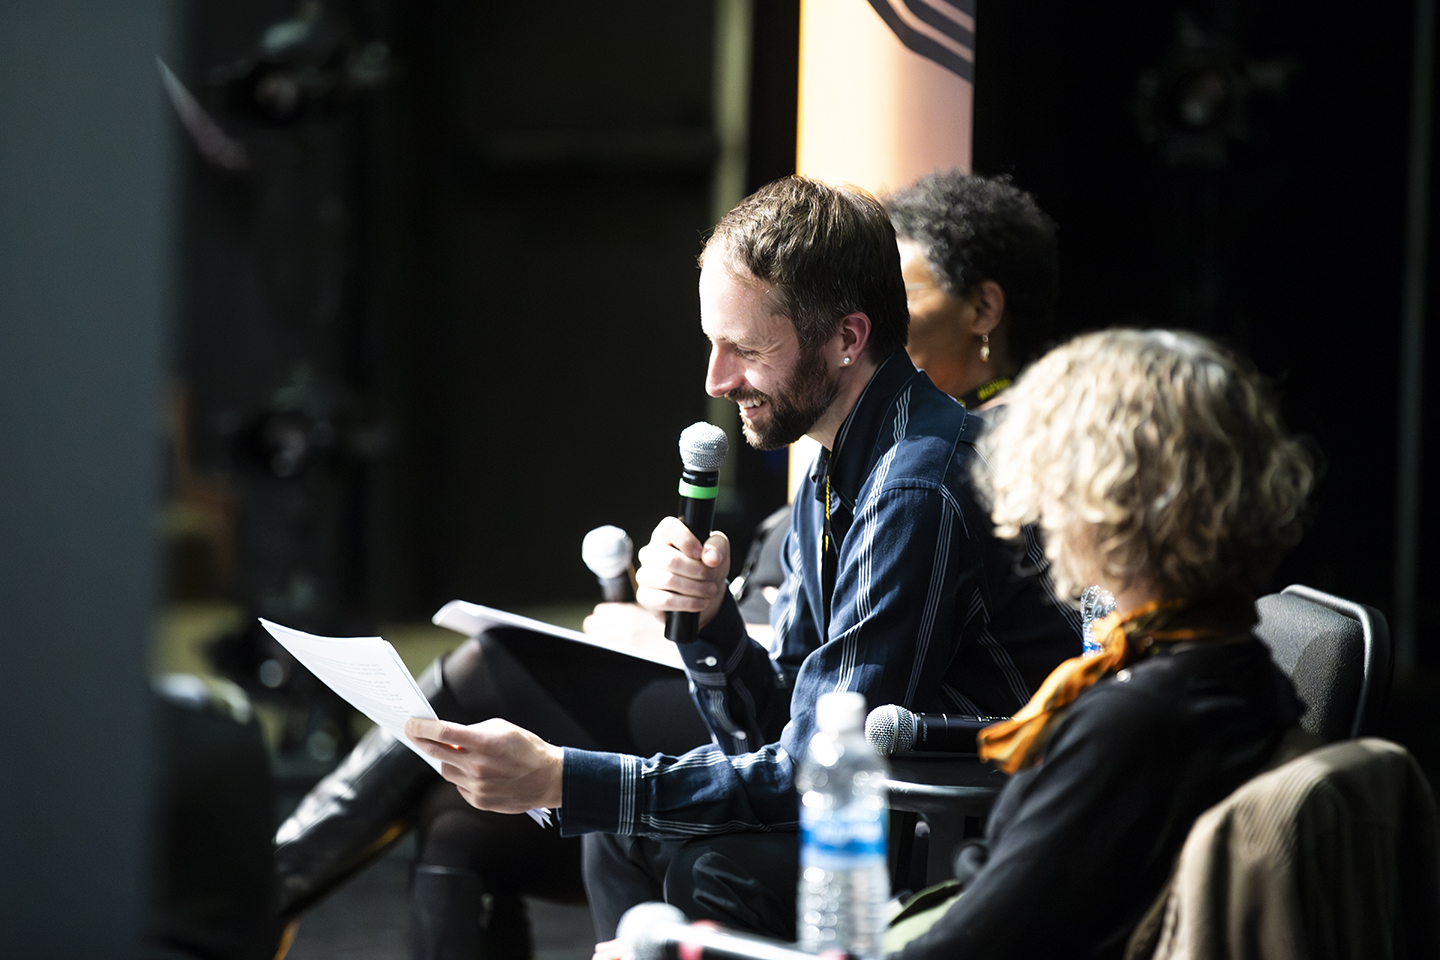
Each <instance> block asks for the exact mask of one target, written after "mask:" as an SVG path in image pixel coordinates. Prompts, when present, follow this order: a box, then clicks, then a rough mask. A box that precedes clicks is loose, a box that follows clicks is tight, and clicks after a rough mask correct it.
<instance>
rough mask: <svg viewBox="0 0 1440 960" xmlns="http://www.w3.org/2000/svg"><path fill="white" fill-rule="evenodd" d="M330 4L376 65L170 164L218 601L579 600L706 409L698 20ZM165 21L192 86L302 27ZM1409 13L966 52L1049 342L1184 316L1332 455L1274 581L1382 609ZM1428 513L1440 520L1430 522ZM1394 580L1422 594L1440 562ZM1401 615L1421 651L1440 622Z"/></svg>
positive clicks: (744, 472) (751, 507) (760, 464)
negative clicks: (238, 157)
mask: <svg viewBox="0 0 1440 960" xmlns="http://www.w3.org/2000/svg"><path fill="white" fill-rule="evenodd" d="M332 9H333V10H334V12H335V13H336V14H337V16H338V15H343V19H344V20H345V21H346V22H348V24H349V29H350V31H351V35H352V36H353V38H354V40H355V42H356V44H357V45H358V44H359V43H361V42H364V41H372V40H380V41H383V42H384V43H385V44H386V45H387V47H388V50H389V51H390V54H391V62H392V65H393V72H392V76H391V79H390V80H389V82H387V83H385V84H384V85H383V86H381V87H380V88H379V89H378V90H375V91H373V92H367V93H364V94H361V95H357V96H355V97H354V98H353V99H352V101H351V102H350V103H349V104H348V105H346V106H345V107H344V108H343V109H337V110H335V111H333V112H331V113H329V114H326V115H324V116H320V117H319V118H311V119H303V120H301V121H300V122H298V123H292V124H287V125H283V126H265V125H263V124H258V123H250V124H249V125H248V126H247V125H243V124H242V125H240V126H239V127H238V129H240V130H242V131H243V132H244V134H245V136H246V137H247V138H248V141H249V142H250V143H252V145H253V149H252V152H253V153H254V155H255V156H256V158H257V159H256V169H255V170H253V171H251V172H250V173H246V174H239V175H237V174H232V173H227V172H224V171H221V170H218V169H216V168H214V167H213V166H208V165H206V164H205V163H203V162H202V161H200V160H199V159H198V158H197V156H196V155H195V153H194V151H188V152H187V154H186V160H185V163H186V167H187V171H188V173H187V179H186V187H185V193H184V204H183V209H184V211H185V214H184V216H185V220H184V235H185V243H184V247H183V249H184V250H185V254H184V259H183V268H182V276H183V291H184V308H183V311H182V322H181V337H180V339H179V347H178V350H177V354H176V358H175V368H176V370H177V372H178V374H179V375H180V377H181V378H182V380H183V382H184V383H185V384H187V385H188V388H189V391H190V395H191V399H192V402H191V407H190V418H189V421H188V424H189V426H188V429H189V431H190V432H191V435H192V437H193V441H192V443H191V444H190V449H191V450H192V451H193V459H194V462H195V463H194V465H195V467H196V468H197V469H198V470H199V471H200V472H202V473H205V474H207V475H210V476H214V477H218V478H220V480H221V481H222V482H223V483H226V484H228V485H229V486H230V487H231V488H232V490H233V491H234V494H235V497H236V504H237V506H236V518H237V520H236V523H237V539H236V543H237V564H238V565H237V569H238V571H239V576H238V578H237V579H236V580H235V581H234V582H233V583H232V586H231V589H232V590H234V591H235V592H237V593H238V594H239V595H240V596H241V597H242V598H243V599H245V600H247V601H248V602H250V603H252V604H253V605H255V606H256V607H258V608H259V609H260V611H261V612H266V613H269V614H270V615H273V616H279V617H283V618H287V619H289V620H290V621H293V622H298V623H302V624H309V625H311V626H314V627H316V628H317V629H340V628H342V626H345V627H347V628H348V627H352V626H359V625H360V624H363V623H366V622H373V621H375V620H377V619H382V618H386V619H393V618H396V617H420V616H424V615H426V614H428V613H429V612H431V611H432V610H433V609H434V608H435V607H436V606H438V605H439V604H440V603H442V602H444V601H445V600H447V599H450V598H452V597H456V596H460V597H467V598H470V599H475V600H479V601H482V602H491V603H496V604H501V605H516V604H532V603H537V602H550V601H557V600H572V599H587V598H588V597H589V596H590V595H591V592H592V589H593V588H592V586H591V581H590V579H589V575H588V573H587V571H585V569H584V568H583V566H582V565H581V564H580V562H579V560H578V543H579V539H580V536H581V535H582V534H583V533H584V531H585V530H587V529H589V527H591V526H593V525H595V524H598V523H602V522H613V523H618V524H620V525H621V526H624V527H626V528H627V529H628V530H630V531H631V533H632V534H633V535H635V536H636V538H637V540H638V539H643V537H644V535H645V534H646V532H647V531H648V530H649V528H650V526H651V525H652V524H653V522H654V519H655V518H656V517H657V516H658V515H659V514H661V513H662V512H663V511H665V510H667V509H670V508H671V503H670V501H671V499H672V494H671V490H672V484H673V480H672V479H671V475H672V474H673V473H674V472H675V459H676V458H675V454H674V449H673V447H674V437H675V435H676V433H677V432H678V430H679V429H680V428H681V427H682V426H684V425H685V424H687V423H689V422H691V421H693V420H696V419H700V418H702V417H703V416H705V414H706V406H705V398H704V396H703V393H702V391H701V377H702V371H703V361H704V354H705V350H704V345H703V341H702V339H701V338H700V335H699V332H698V329H697V317H696V303H695V293H694V282H695V270H694V265H693V258H694V255H695V254H696V252H697V251H698V249H699V244H700V240H701V237H702V235H703V232H704V231H705V229H706V228H707V227H708V225H709V223H710V219H711V210H710V206H711V196H710V191H711V180H710V178H711V168H712V165H713V163H714V161H715V158H716V156H717V143H716V140H715V135H714V133H713V132H712V128H713V108H712V91H711V86H712V74H713V70H714V63H713V52H712V51H713V44H714V30H715V26H714V16H713V10H712V6H711V5H710V4H700V3H690V4H670V3H661V2H652V3H636V4H624V5H611V6H608V7H597V6H596V5H592V4H581V3H568V4H562V5H560V6H559V7H556V6H555V5H546V6H544V7H538V8H537V7H533V6H530V7H527V6H524V5H522V6H520V7H513V6H512V7H503V6H498V5H492V6H483V5H482V6H476V5H473V4H462V3H450V2H439V0H437V2H428V3H423V4H395V3H382V2H368V3H366V2H354V3H350V4H348V5H341V6H337V7H334V8H332ZM186 13H187V17H188V22H187V27H186V30H185V36H186V37H187V38H188V44H187V50H188V58H187V60H186V62H185V64H184V68H183V70H182V73H184V74H185V76H184V79H187V80H188V81H189V82H191V83H192V84H193V85H194V86H195V87H196V88H197V89H198V90H199V91H200V92H201V96H202V99H205V98H206V97H207V96H208V98H209V100H208V101H207V102H210V103H215V102H216V98H217V96H218V94H217V93H216V89H217V88H216V87H214V86H213V85H207V84H206V78H207V76H209V71H211V70H212V69H213V68H214V67H215V66H216V65H219V64H226V63H231V62H233V61H235V60H237V59H238V58H241V57H243V56H245V55H246V53H247V52H248V51H250V50H252V49H253V47H254V44H255V38H256V37H257V36H259V35H260V34H261V32H262V31H263V30H264V29H265V27H266V26H267V25H268V24H270V23H273V22H275V21H277V20H280V19H283V18H285V17H287V16H289V15H290V14H291V13H292V8H291V7H290V6H289V5H288V4H286V3H280V2H272V3H268V4H267V3H253V4H249V5H247V6H246V7H245V8H244V9H243V10H242V9H234V8H228V7H225V6H223V5H219V4H211V3H192V4H190V5H188V6H187V8H186ZM1411 17H1412V12H1411V10H1410V9H1409V8H1408V7H1407V6H1406V5H1391V6H1390V7H1388V8H1385V9H1377V10H1373V11H1368V12H1367V13H1366V14H1365V16H1364V18H1363V29H1362V28H1361V27H1362V25H1361V24H1351V23H1350V21H1349V20H1347V19H1342V18H1339V17H1337V16H1331V15H1327V14H1325V13H1324V12H1322V11H1321V10H1320V9H1319V8H1316V7H1314V6H1313V5H1309V4H1299V3H1294V2H1282V0H1270V2H1264V3H1246V4H1238V3H1237V4H1227V3H1218V2H1217V3H1212V4H1175V3H1170V4H1112V5H1108V6H1102V7H1098V8H1097V7H1095V6H1093V5H1086V6H1078V5H1073V4H1066V3H1061V2H1049V3H1032V4H1024V5H1017V4H994V5H988V6H985V7H984V8H983V9H982V10H981V11H980V14H979V22H980V27H979V31H978V44H979V46H978V52H977V74H976V76H977V83H976V91H977V92H976V108H975V109H976V121H975V158H974V165H975V169H976V170H977V171H979V172H984V173H1009V174H1012V175H1013V176H1014V178H1015V179H1016V181H1017V182H1018V183H1020V184H1021V185H1022V186H1024V187H1026V188H1028V189H1030V190H1032V191H1033V192H1035V193H1036V195H1037V196H1038V197H1039V199H1040V202H1041V203H1042V205H1043V206H1044V207H1045V208H1046V209H1047V210H1048V211H1049V212H1050V213H1051V214H1052V215H1053V216H1054V218H1055V219H1056V220H1057V221H1058V222H1059V224H1060V227H1061V237H1062V269H1063V286H1062V296H1061V308H1060V332H1061V333H1070V332H1076V331H1079V330H1084V329H1090V328H1094V327H1098V326H1104V325H1108V324H1111V323H1117V322H1120V323H1145V324H1157V325H1173V326H1184V327H1190V328H1193V329H1197V330H1201V331H1204V332H1206V333H1209V334H1212V335H1214V336H1217V337H1219V338H1221V339H1223V340H1226V341H1228V342H1230V343H1232V344H1234V345H1235V346H1237V347H1239V348H1240V349H1241V350H1243V351H1245V352H1247V353H1249V354H1250V355H1251V356H1252V357H1253V358H1254V359H1255V361H1256V363H1257V364H1258V365H1259V367H1260V368H1261V369H1262V370H1264V371H1265V372H1266V373H1268V374H1270V375H1271V376H1272V377H1274V378H1275V379H1276V381H1277V383H1278V384H1279V386H1280V389H1281V391H1282V393H1283V396H1284V400H1285V407H1286V411H1287V415H1288V417H1289V420H1290V423H1291V425H1292V426H1293V427H1294V428H1295V429H1298V430H1300V431H1303V432H1305V433H1307V434H1309V435H1310V436H1312V437H1313V438H1314V439H1315V442H1316V444H1317V446H1318V447H1319V448H1320V450H1321V451H1323V453H1324V455H1325V458H1326V462H1327V464H1328V467H1327V475H1326V478H1325V482H1324V486H1323V487H1322V489H1321V493H1320V497H1319V499H1318V501H1317V509H1316V514H1315V521H1314V525H1313V527H1312V529H1311V531H1310V533H1309V535H1308V536H1307V538H1306V541H1305V544H1304V546H1303V547H1302V548H1301V549H1300V550H1299V551H1297V552H1296V554H1295V555H1294V556H1293V557H1292V558H1291V559H1290V560H1289V561H1288V562H1287V564H1286V566H1285V568H1284V569H1283V570H1282V571H1281V573H1280V575H1279V577H1278V578H1277V583H1280V582H1282V581H1283V582H1290V581H1303V582H1306V583H1310V584H1313V585H1315V586H1318V587H1321V588H1323V589H1327V590H1331V591H1334V592H1337V593H1340V594H1342V595H1345V596H1349V597H1353V598H1355V599H1359V600H1362V601H1364V602H1366V603H1370V604H1373V605H1375V606H1378V607H1380V608H1382V609H1385V608H1386V607H1388V606H1389V604H1390V602H1391V599H1392V577H1391V574H1392V564H1393V555H1394V546H1393V544H1394V534H1395V527H1394V524H1395V511H1394V490H1395V484H1396V474H1395V462H1396V454H1395V451H1396V428H1395V423H1396V409H1397V390H1398V387H1397V383H1396V374H1397V367H1398V360H1399V356H1398V349H1399V347H1398V343H1399V317H1400V291H1401V253H1402V248H1401V243H1402V235H1403V220H1402V218H1403V214H1404V203H1405V196H1404V184H1405V158H1406V143H1407V141H1406V137H1407V110H1408V103H1409V88H1410V50H1411V43H1412V37H1411V29H1412V21H1411ZM797 25H798V5H797V4H795V3H793V2H785V3H765V4H760V5H758V9H757V11H756V21H755V29H754V42H755V57H754V69H753V76H752V81H753V86H752V95H751V105H752V116H751V136H750V147H749V154H750V167H749V171H748V181H749V183H750V184H751V185H752V186H754V185H758V184H759V183H763V182H765V181H766V180H768V179H770V178H772V177H774V176H778V175H782V174H784V173H787V172H789V170H790V168H791V166H792V162H793V161H792V158H793V155H794V154H793V150H794V130H793V125H794V119H793V118H794V78H795V63H794V50H795V37H796V31H797ZM1207 70H1208V71H1210V73H1211V74H1213V75H1214V77H1218V81H1216V82H1217V83H1218V84H1219V86H1218V87H1217V88H1216V90H1218V92H1216V90H1212V91H1211V96H1210V99H1209V100H1205V99H1204V97H1203V96H1201V101H1202V102H1201V107H1202V108H1205V109H1208V110H1209V111H1210V112H1209V113H1208V114H1202V115H1201V116H1200V117H1199V118H1198V121H1197V118H1196V117H1195V116H1191V117H1190V118H1188V119H1186V118H1185V117H1184V116H1182V115H1181V114H1179V113H1177V111H1176V107H1175V104H1176V103H1178V102H1179V101H1180V99H1182V97H1181V94H1183V93H1184V90H1183V89H1181V85H1183V83H1185V82H1191V81H1193V78H1194V76H1195V75H1196V74H1197V72H1199V73H1204V72H1205V71H1207ZM1207 105H1208V106H1207ZM1192 107H1193V105H1192ZM1431 261H1432V263H1433V257H1432V258H1431ZM1434 300H1435V298H1433V297H1432V298H1431V303H1432V308H1431V311H1430V312H1431V315H1432V316H1433V314H1434V308H1433V303H1434ZM1434 341H1435V338H1434V337H1433V336H1432V337H1431V343H1430V346H1429V351H1430V353H1431V354H1432V355H1433V353H1434V351H1435V349H1436V347H1435V342H1434ZM1431 406H1432V407H1433V404H1432V405H1431ZM290 413H296V414H298V419H297V421H296V422H298V423H299V424H300V426H299V427H298V428H297V429H298V430H300V432H302V433H303V432H305V431H308V433H309V435H308V438H307V439H306V440H305V441H304V442H303V443H301V444H300V445H301V446H302V447H305V444H306V443H308V444H309V446H308V447H305V451H306V452H305V453H304V455H303V456H301V457H300V458H299V460H300V463H299V466H298V467H297V466H294V465H293V464H292V472H291V474H290V475H284V476H280V475H277V471H276V470H274V469H271V468H270V467H271V466H273V463H274V457H275V450H276V449H278V448H277V447H276V442H277V441H273V439H272V441H269V442H267V441H266V440H265V431H266V430H267V429H269V430H271V432H272V433H274V432H275V431H274V430H273V429H272V428H271V426H270V425H269V420H268V419H267V418H270V419H273V418H274V417H275V416H276V415H277V414H287V415H288V414H290ZM1436 424H1437V419H1436V418H1435V417H1433V416H1432V417H1430V418H1429V420H1428V423H1427V425H1426V430H1427V439H1428V440H1429V441H1430V442H1429V443H1428V444H1427V445H1426V446H1427V449H1428V450H1429V451H1431V452H1430V453H1429V454H1428V457H1427V460H1426V463H1425V467H1426V472H1425V477H1426V478H1427V479H1430V478H1433V477H1434V476H1435V462H1434V456H1435V455H1434V450H1435V449H1436V446H1437V445H1436V443H1435V442H1434V440H1435V437H1436V430H1437V426H1436ZM291 425H292V426H294V424H291ZM283 426H284V424H282V427H283ZM281 432H282V433H283V430H282V431H281ZM737 458H738V477H737V489H739V490H743V491H745V493H746V496H745V498H744V499H743V500H740V499H738V498H737V499H732V500H731V501H730V502H729V503H727V504H725V506H726V507H727V508H728V517H727V519H728V520H729V523H730V526H731V527H732V529H735V530H738V531H742V533H741V536H742V538H743V531H744V530H745V529H747V527H748V525H749V523H751V522H753V520H754V519H755V518H757V517H758V516H761V515H763V513H764V512H765V510H766V508H768V507H770V506H772V505H774V504H776V503H778V502H780V498H781V497H782V495H783V494H782V486H781V479H780V470H779V468H778V465H777V464H776V463H775V461H774V460H773V459H771V460H766V459H765V458H762V457H759V456H756V455H753V454H750V452H749V451H743V452H742V453H740V454H738V455H737ZM292 459H293V458H292ZM1422 525H1423V530H1422V537H1424V538H1425V539H1430V538H1433V537H1434V536H1435V535H1436V534H1437V533H1440V530H1437V519H1436V511H1435V510H1434V509H1433V508H1432V507H1431V506H1430V505H1429V504H1426V505H1425V509H1424V512H1423V515H1422ZM1422 542H1424V540H1422ZM180 556H182V557H190V559H193V557H191V556H190V555H186V554H183V553H182V554H180ZM1421 572H1422V576H1421V582H1422V583H1429V582H1433V581H1434V579H1435V574H1436V572H1437V571H1436V561H1435V559H1434V554H1433V552H1431V553H1428V554H1426V555H1425V557H1424V559H1423V567H1422V571H1421ZM181 574H183V571H177V575H176V576H175V577H172V582H176V583H178V587H177V589H181V590H184V589H190V587H186V585H185V583H184V582H183V581H184V576H183V575H181ZM1421 601H1422V606H1421V609H1420V611H1419V643H1418V651H1419V656H1420V659H1421V661H1422V662H1424V663H1430V662H1432V661H1433V660H1434V659H1435V658H1436V657H1437V656H1440V643H1437V632H1440V616H1437V607H1436V605H1435V602H1434V599H1433V595H1429V594H1427V593H1426V592H1425V591H1422V594H1421Z"/></svg>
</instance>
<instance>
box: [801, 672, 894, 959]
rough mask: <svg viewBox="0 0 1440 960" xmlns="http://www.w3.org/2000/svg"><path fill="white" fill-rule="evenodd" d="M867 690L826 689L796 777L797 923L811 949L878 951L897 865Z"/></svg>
mask: <svg viewBox="0 0 1440 960" xmlns="http://www.w3.org/2000/svg"><path fill="white" fill-rule="evenodd" d="M864 725H865V697H864V696H862V695H861V694H858V693H827V694H825V695H824V696H822V697H821V698H820V700H819V702H818V703H817V704H816V727H817V729H818V732H817V733H816V734H815V736H814V737H813V738H811V740H810V745H809V747H808V748H807V749H806V751H805V758H804V760H802V761H801V763H800V770H799V774H798V775H797V777H796V780H795V783H796V786H797V787H798V788H799V790H800V890H799V896H798V897H797V908H798V909H797V916H796V921H797V922H796V928H797V931H798V933H799V939H800V946H801V948H802V949H805V950H808V951H810V952H811V953H820V952H821V951H825V950H848V951H850V952H851V953H853V954H854V955H855V956H857V957H864V958H878V957H880V955H881V952H882V949H881V943H882V940H883V938H884V934H885V901H886V900H887V899H888V898H889V896H890V872H889V869H888V866H887V864H886V857H885V835H886V833H887V830H888V826H889V819H888V817H887V815H886V802H885V787H884V782H885V778H886V776H887V775H888V770H887V768H886V765H885V761H884V760H883V759H882V758H881V757H880V756H879V755H878V754H876V753H875V751H874V749H873V748H871V746H870V744H869V743H867V742H866V740H865V733H864Z"/></svg>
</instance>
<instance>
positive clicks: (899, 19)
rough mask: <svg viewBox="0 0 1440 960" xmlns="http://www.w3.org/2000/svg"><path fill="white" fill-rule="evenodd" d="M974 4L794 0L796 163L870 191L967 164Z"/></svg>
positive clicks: (823, 177) (822, 177) (831, 179)
mask: <svg viewBox="0 0 1440 960" xmlns="http://www.w3.org/2000/svg"><path fill="white" fill-rule="evenodd" d="M974 49H975V0H957V2H954V3H947V2H944V0H868V2H867V0H803V2H802V4H801V8H800V117H799V150H798V156H797V157H796V169H797V170H799V172H800V173H803V174H805V175H806V176H811V177H815V178H817V179H820V180H824V181H826V182H827V183H852V184H855V185H856V186H860V187H864V188H865V189H866V190H869V191H871V192H872V193H883V192H885V191H887V190H892V189H894V188H896V187H901V186H904V185H905V184H907V183H910V182H911V181H913V180H915V179H916V178H917V177H920V176H923V175H924V174H927V173H930V172H932V171H934V170H950V169H955V168H958V169H961V170H965V171H969V169H970V128H971V113H972V101H973V87H972V80H973V77H974V65H975V53H974Z"/></svg>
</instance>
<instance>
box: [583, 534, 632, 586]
mask: <svg viewBox="0 0 1440 960" xmlns="http://www.w3.org/2000/svg"><path fill="white" fill-rule="evenodd" d="M634 552H635V544H634V543H632V542H631V540H630V536H629V535H628V534H627V533H626V532H625V531H624V530H621V529H620V528H619V527H612V526H610V525H609V524H606V525H605V526H603V527H596V528H595V529H594V530H591V531H590V532H589V533H587V534H585V539H584V540H583V541H581V543H580V559H582V560H584V561H585V566H587V567H589V568H590V572H591V573H593V574H595V579H596V580H599V581H600V593H601V594H602V595H603V596H604V598H605V602H606V603H634V602H635V584H634V582H633V581H632V580H631V578H632V577H633V576H634V575H635V571H634V570H633V569H632V568H631V566H630V558H631V556H632V555H633V554H634Z"/></svg>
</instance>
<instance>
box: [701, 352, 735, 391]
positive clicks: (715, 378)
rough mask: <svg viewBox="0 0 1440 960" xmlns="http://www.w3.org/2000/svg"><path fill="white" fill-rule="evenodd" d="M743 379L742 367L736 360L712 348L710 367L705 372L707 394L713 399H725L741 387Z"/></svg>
mask: <svg viewBox="0 0 1440 960" xmlns="http://www.w3.org/2000/svg"><path fill="white" fill-rule="evenodd" d="M741 379H742V378H741V376H740V367H739V365H738V364H736V363H735V362H734V359H733V358H730V357H726V356H725V354H723V353H722V352H721V351H720V350H717V349H713V348H712V349H711V351H710V365H709V367H708V368H707V369H706V371H705V392H706V393H708V394H710V396H712V397H723V396H725V394H727V393H729V392H730V391H731V390H734V389H735V388H736V387H738V386H740V381H741Z"/></svg>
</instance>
